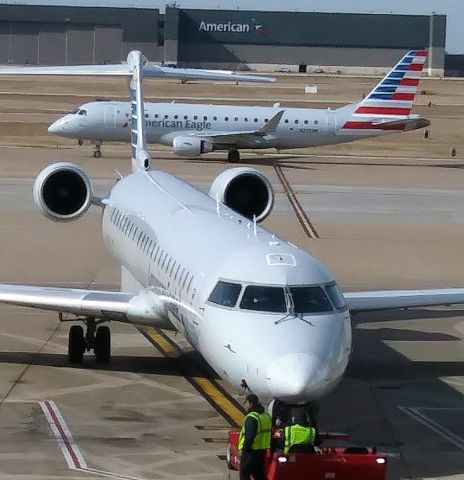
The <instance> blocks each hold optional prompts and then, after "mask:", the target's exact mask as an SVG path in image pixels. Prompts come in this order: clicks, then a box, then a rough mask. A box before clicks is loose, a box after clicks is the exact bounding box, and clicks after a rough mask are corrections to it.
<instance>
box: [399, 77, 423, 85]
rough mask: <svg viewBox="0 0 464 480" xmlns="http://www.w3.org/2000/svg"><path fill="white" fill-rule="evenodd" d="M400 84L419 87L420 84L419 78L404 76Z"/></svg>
mask: <svg viewBox="0 0 464 480" xmlns="http://www.w3.org/2000/svg"><path fill="white" fill-rule="evenodd" d="M400 85H404V86H406V87H417V86H418V85H419V79H418V78H404V77H403V78H402V79H401V82H400Z"/></svg>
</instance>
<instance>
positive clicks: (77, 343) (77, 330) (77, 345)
mask: <svg viewBox="0 0 464 480" xmlns="http://www.w3.org/2000/svg"><path fill="white" fill-rule="evenodd" d="M84 352H85V338H84V329H83V328H82V327H81V325H73V326H72V327H71V328H70V329H69V337H68V359H69V362H70V363H82V360H83V359H84Z"/></svg>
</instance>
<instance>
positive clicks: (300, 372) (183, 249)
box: [102, 171, 351, 403]
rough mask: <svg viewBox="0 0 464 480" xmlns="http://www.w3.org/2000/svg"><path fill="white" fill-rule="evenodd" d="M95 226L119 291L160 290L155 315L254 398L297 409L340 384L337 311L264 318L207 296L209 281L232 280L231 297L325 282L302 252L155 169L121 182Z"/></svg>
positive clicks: (340, 316) (345, 323)
mask: <svg viewBox="0 0 464 480" xmlns="http://www.w3.org/2000/svg"><path fill="white" fill-rule="evenodd" d="M102 229H103V238H104V241H105V243H106V245H107V247H108V248H109V249H110V251H111V252H112V254H113V255H114V256H115V258H116V259H117V260H118V262H120V263H121V265H122V267H123V269H125V270H126V271H127V272H129V275H130V277H131V278H132V280H131V281H127V280H124V276H123V280H122V289H123V290H126V291H127V290H134V289H135V288H138V289H139V290H142V289H153V290H154V291H156V292H157V293H159V294H161V297H162V298H164V299H166V302H165V307H164V310H163V315H165V316H166V317H167V319H169V321H170V322H171V323H172V325H173V326H174V327H175V328H176V329H177V330H179V331H180V332H182V333H183V334H184V335H185V337H186V338H187V339H188V341H189V342H190V343H191V344H192V346H193V347H195V348H196V349H197V350H198V351H199V352H200V353H201V354H202V355H203V356H204V358H205V359H206V360H207V362H208V363H209V364H210V365H212V367H213V368H214V369H215V370H216V371H217V373H218V374H219V375H220V376H221V377H222V378H224V379H225V380H227V381H228V382H230V383H231V384H232V385H234V386H235V387H237V388H239V387H240V384H241V381H242V380H245V381H246V383H247V384H248V386H249V387H250V389H251V390H252V391H254V392H255V393H256V394H258V395H259V397H260V398H262V399H263V400H264V399H272V398H278V399H281V400H282V401H286V402H288V403H306V402H309V401H313V400H316V399H318V398H319V397H321V396H322V395H325V394H326V393H327V392H329V391H330V390H332V389H333V388H334V387H335V386H336V385H337V383H338V382H339V380H340V379H341V377H342V375H343V373H344V371H345V369H346V366H347V363H348V359H349V354H350V351H351V326H350V316H349V312H348V309H347V308H346V307H339V308H338V309H336V308H331V309H330V311H328V312H325V313H316V314H303V315H292V313H291V308H288V303H287V307H286V308H285V311H279V312H264V311H252V310H249V309H246V308H242V306H243V300H242V301H240V298H242V297H240V298H239V300H238V302H237V304H236V305H235V306H229V305H225V306H223V305H218V304H216V303H214V302H212V301H210V300H209V297H210V294H211V292H212V291H213V289H214V287H215V285H216V284H217V283H218V281H219V280H224V281H228V282H233V283H235V284H239V285H240V286H241V287H242V290H241V295H244V290H245V288H246V286H249V285H259V286H281V287H290V286H323V287H324V286H326V285H334V284H335V281H334V278H333V276H332V274H331V273H330V272H329V271H328V270H327V269H326V268H325V267H324V266H323V265H322V264H321V263H320V262H319V261H318V260H316V259H315V258H314V257H313V256H311V255H310V254H308V253H306V252H304V251H303V250H301V249H299V248H297V247H296V246H294V245H292V244H289V243H288V242H286V241H284V240H281V239H279V238H278V237H276V236H275V235H273V234H271V233H270V232H268V231H266V230H265V229H263V228H261V227H260V226H259V225H258V226H254V225H253V223H252V222H250V221H248V220H247V219H246V218H245V217H242V216H240V215H239V214H237V213H236V212H234V211H232V210H230V209H229V208H227V207H225V206H224V205H222V204H217V203H216V201H215V200H213V199H212V198H211V197H209V196H208V195H206V194H204V193H203V192H201V191H199V190H197V189H196V188H194V187H192V186H190V185H189V184H186V183H185V182H183V181H181V180H180V179H178V178H176V177H174V176H172V175H169V174H167V173H164V172H160V171H150V172H143V171H140V172H136V173H134V174H132V175H130V176H128V177H125V178H123V179H121V180H120V181H119V182H118V183H117V184H116V185H115V187H114V188H113V190H112V192H111V194H110V196H109V198H108V204H107V206H106V207H105V210H104V214H103V225H102ZM212 231H214V236H212V235H211V234H210V232H212ZM126 276H127V275H126ZM135 285H136V286H135ZM287 301H288V299H287ZM166 305H167V306H166Z"/></svg>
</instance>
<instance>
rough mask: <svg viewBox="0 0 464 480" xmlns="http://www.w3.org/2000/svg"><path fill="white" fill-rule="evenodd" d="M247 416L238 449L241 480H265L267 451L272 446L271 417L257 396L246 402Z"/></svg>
mask: <svg viewBox="0 0 464 480" xmlns="http://www.w3.org/2000/svg"><path fill="white" fill-rule="evenodd" d="M245 408H246V409H247V412H248V413H247V415H246V416H245V421H244V423H243V426H242V429H241V430H240V437H239V441H238V448H239V449H240V450H241V456H240V480H250V478H251V475H253V479H254V480H265V478H266V476H265V459H266V450H267V449H268V448H269V447H270V446H271V427H272V420H271V417H270V416H269V415H268V414H267V413H266V412H265V411H264V407H263V406H262V405H261V404H260V403H259V399H258V397H257V396H256V395H254V394H250V395H248V397H247V398H246V400H245Z"/></svg>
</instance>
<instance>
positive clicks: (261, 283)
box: [0, 51, 464, 405]
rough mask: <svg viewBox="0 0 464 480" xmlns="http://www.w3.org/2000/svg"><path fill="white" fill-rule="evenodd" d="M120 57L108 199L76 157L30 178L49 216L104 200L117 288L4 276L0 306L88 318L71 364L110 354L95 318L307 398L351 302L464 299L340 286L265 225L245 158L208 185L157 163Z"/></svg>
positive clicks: (341, 333)
mask: <svg viewBox="0 0 464 480" xmlns="http://www.w3.org/2000/svg"><path fill="white" fill-rule="evenodd" d="M128 60H129V61H128V65H129V67H130V70H131V72H132V74H133V78H132V80H131V87H130V97H131V152H132V155H131V158H132V173H131V174H130V175H128V176H126V177H123V178H121V179H120V180H119V181H118V182H117V183H116V184H115V185H114V187H113V188H112V189H111V191H110V193H109V194H108V196H107V197H105V198H96V197H95V196H94V193H93V190H92V182H91V180H90V178H89V177H88V176H87V174H86V173H84V171H83V170H82V169H81V168H80V167H79V166H78V165H75V164H72V163H55V164H51V165H49V166H47V167H46V168H45V169H44V170H42V171H41V172H40V174H39V175H38V177H37V179H36V180H35V184H34V199H35V203H36V204H37V206H38V207H39V209H40V210H41V211H42V212H43V213H44V214H45V215H46V216H47V217H49V218H50V219H52V220H55V221H70V220H75V219H77V218H79V217H80V216H81V215H83V214H84V213H85V212H86V210H87V209H88V208H89V207H90V206H91V205H92V204H93V205H96V206H97V207H98V208H101V209H102V214H103V215H102V236H103V241H104V243H105V245H106V247H107V248H108V250H109V251H110V252H111V254H112V255H113V256H114V258H115V259H116V261H117V262H118V263H120V264H121V289H120V291H119V292H114V291H101V290H84V289H65V288H53V287H40V286H25V285H7V284H2V285H0V302H3V303H8V304H13V305H21V306H28V307H33V308H39V309H44V310H52V311H56V312H60V313H70V314H74V315H75V316H76V317H75V319H76V320H77V321H81V322H83V323H84V326H85V327H86V332H85V334H84V329H83V327H82V326H81V325H80V324H75V325H73V326H72V327H71V328H70V331H69V351H68V353H69V360H70V361H71V362H73V363H79V362H81V361H82V360H83V356H84V352H85V351H86V350H87V351H90V350H93V352H94V353H95V357H96V361H97V362H102V363H104V362H108V361H109V360H110V329H109V327H108V326H106V325H101V324H102V323H104V322H109V321H118V322H125V323H129V324H134V325H142V326H143V325H145V326H147V325H149V326H153V327H159V328H162V329H171V330H177V331H179V332H181V333H182V334H183V335H185V337H186V338H187V340H188V341H189V342H190V344H191V345H192V346H193V347H194V348H195V349H197V350H198V351H199V352H200V353H201V355H203V357H204V358H205V359H206V361H207V362H208V363H209V364H210V365H211V366H212V367H213V368H214V369H215V370H216V372H217V373H218V374H219V375H220V376H221V377H222V378H224V379H225V380H227V381H228V382H230V384H232V385H233V386H234V387H236V388H237V389H241V387H242V386H243V385H244V384H246V385H247V386H248V388H249V389H250V390H251V391H253V392H255V393H256V394H257V395H259V396H260V398H261V399H262V400H264V401H266V400H271V399H278V400H279V401H281V402H283V403H284V404H299V405H301V404H302V405H310V404H311V402H314V401H317V400H319V399H320V398H321V397H322V396H323V395H325V394H327V393H328V392H330V391H331V390H332V389H333V388H334V387H335V386H336V385H337V383H338V382H339V381H340V379H341V378H342V376H343V374H344V371H345V369H346V366H347V364H348V360H349V356H350V352H351V325H350V310H351V311H354V312H356V311H360V310H379V309H388V308H401V307H417V306H425V305H444V304H453V303H464V289H461V288H459V289H439V290H410V291H377V292H356V293H346V294H345V295H343V294H342V293H341V291H340V288H339V286H338V285H337V282H336V280H335V278H334V276H333V275H332V273H331V272H329V270H328V269H327V268H326V267H325V266H324V265H323V264H322V263H321V262H320V261H318V260H317V259H316V258H315V257H313V256H312V255H311V254H309V253H308V252H306V251H304V250H302V249H300V248H298V247H296V246H295V245H293V244H291V243H289V242H287V241H286V240H284V239H282V238H279V237H278V236H277V235H275V234H274V233H272V232H270V231H268V230H266V229H264V228H262V227H261V226H260V224H259V222H261V221H262V220H263V219H264V218H266V217H267V216H268V215H269V214H270V213H271V210H272V206H273V201H274V193H273V189H272V186H271V183H270V182H269V180H268V179H267V178H266V177H264V175H262V174H261V173H260V172H259V171H258V170H256V169H254V168H250V167H241V168H240V167H239V168H231V169H226V170H225V171H223V172H222V173H221V174H220V175H219V176H218V177H217V178H216V179H215V180H214V181H213V182H212V185H211V188H210V190H209V193H204V192H202V191H200V190H199V189H197V188H196V187H194V186H192V185H190V184H188V183H187V182H185V181H183V180H181V179H180V178H177V177H175V176H173V175H170V174H168V173H165V172H162V171H159V170H154V169H152V168H151V159H150V155H149V153H148V150H147V146H146V140H145V139H146V133H145V128H146V124H145V117H144V109H143V71H144V65H145V62H146V59H145V57H144V56H143V55H142V54H141V53H140V52H137V51H134V52H131V53H130V55H129V59H128ZM5 68H6V69H7V68H8V67H5ZM25 68H27V67H25ZM16 70H17V69H16ZM5 71H6V72H7V70H3V72H5ZM0 73H1V71H0ZM179 232H180V233H181V234H179ZM60 319H61V320H63V317H62V316H60Z"/></svg>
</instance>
